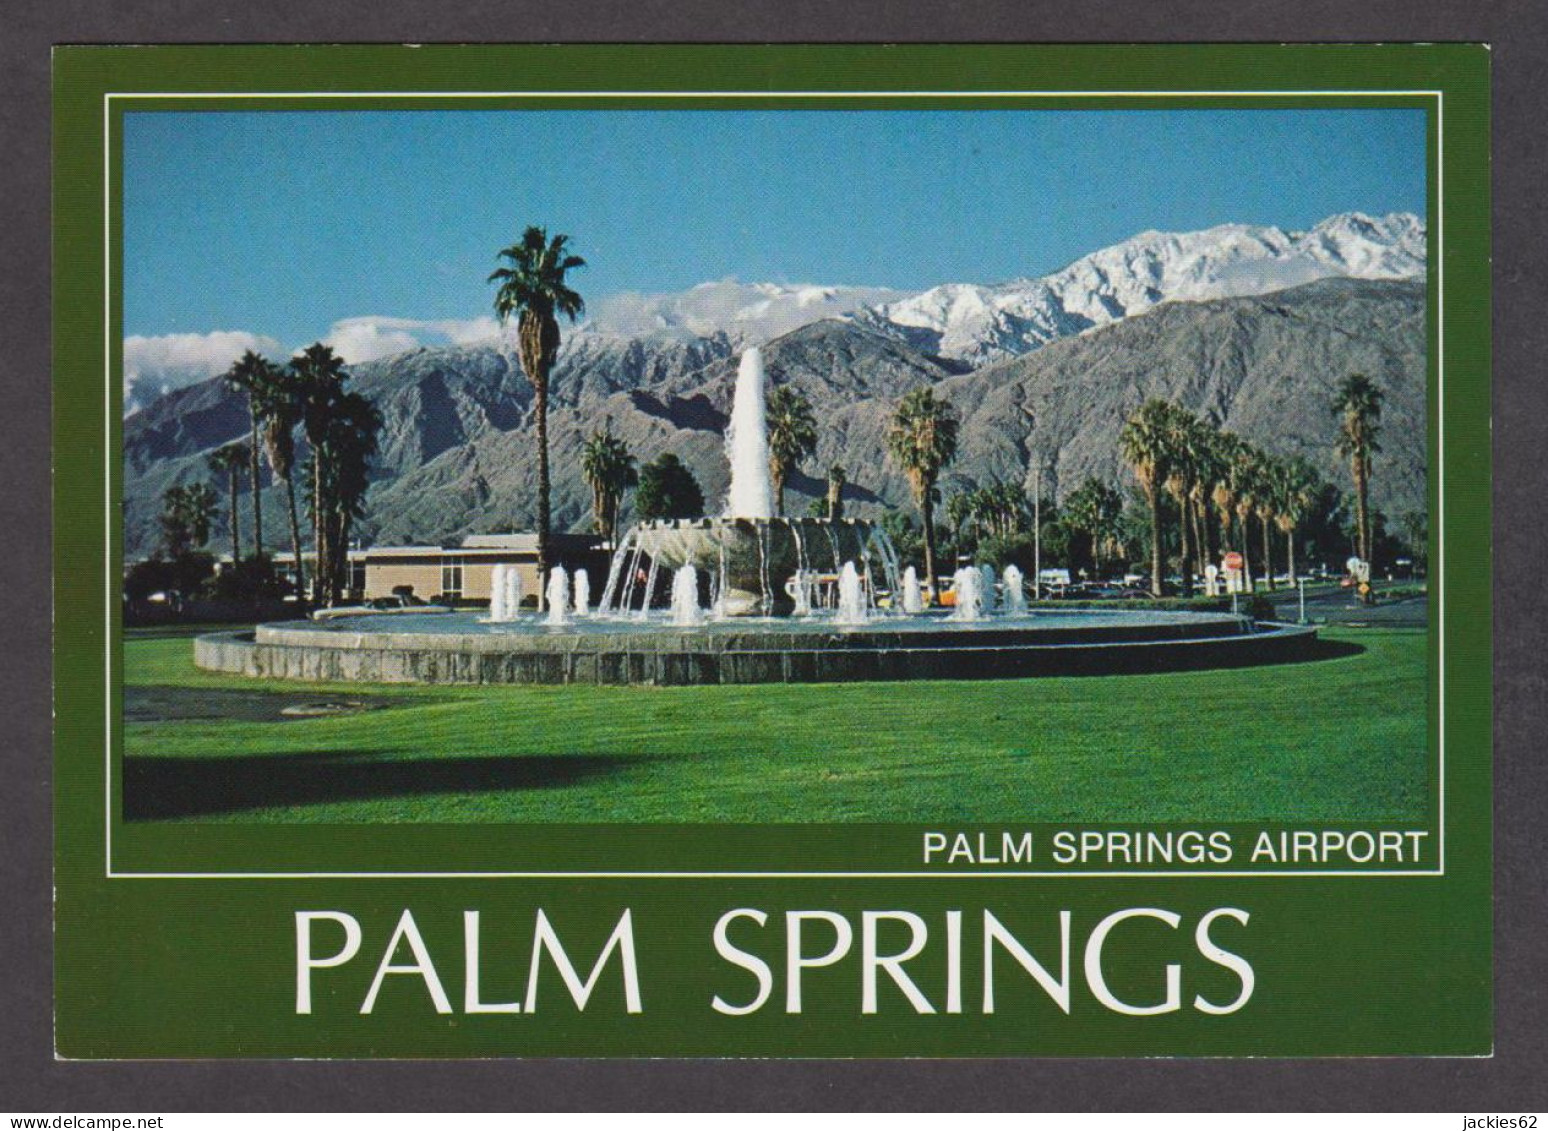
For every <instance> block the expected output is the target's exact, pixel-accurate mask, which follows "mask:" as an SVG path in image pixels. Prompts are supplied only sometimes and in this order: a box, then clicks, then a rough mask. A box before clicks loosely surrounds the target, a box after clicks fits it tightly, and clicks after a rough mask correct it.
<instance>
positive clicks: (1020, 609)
mask: <svg viewBox="0 0 1548 1131" xmlns="http://www.w3.org/2000/svg"><path fill="white" fill-rule="evenodd" d="M1002 577H1003V582H1002V584H1003V585H1004V587H1005V595H1004V596H1003V597H1002V598H1001V599H1000V607H1001V608H1002V609H1003V610H1004V611H1005V615H1006V616H1012V617H1019V616H1025V615H1026V612H1027V589H1026V578H1025V577H1023V576H1022V573H1021V569H1020V567H1019V566H1016V565H1014V564H1012V565H1008V566H1006V567H1005V573H1004V574H1003V575H1002Z"/></svg>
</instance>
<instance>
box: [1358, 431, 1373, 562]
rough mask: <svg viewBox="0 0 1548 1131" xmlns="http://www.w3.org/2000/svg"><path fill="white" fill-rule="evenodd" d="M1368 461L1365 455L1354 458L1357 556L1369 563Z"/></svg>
mask: <svg viewBox="0 0 1548 1131" xmlns="http://www.w3.org/2000/svg"><path fill="white" fill-rule="evenodd" d="M1366 478H1367V475H1366V459H1365V456H1364V454H1363V453H1361V452H1356V453H1355V456H1354V481H1355V556H1356V557H1358V558H1359V559H1360V560H1361V561H1363V562H1366V563H1369V562H1370V560H1371V527H1370V515H1369V512H1368V511H1367V509H1366V495H1367V490H1368V486H1367V483H1366Z"/></svg>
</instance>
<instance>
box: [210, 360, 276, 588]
mask: <svg viewBox="0 0 1548 1131" xmlns="http://www.w3.org/2000/svg"><path fill="white" fill-rule="evenodd" d="M278 372H279V371H278V369H277V368H276V367H275V365H274V363H273V362H271V361H269V360H268V359H267V358H265V357H263V356H262V355H261V354H257V353H254V352H253V351H252V350H248V351H247V352H246V353H244V354H243V355H242V356H241V358H240V359H239V360H238V361H237V362H236V363H235V364H233V365H232V366H231V368H230V369H228V370H226V372H225V373H224V374H223V375H222V380H224V381H225V382H226V384H227V385H229V386H231V388H233V389H236V390H238V391H239V392H244V393H246V394H247V420H248V433H249V434H248V441H247V454H248V472H247V473H248V476H249V478H250V480H251V482H252V485H253V556H254V557H255V558H262V557H263V500H262V499H261V498H260V494H259V488H260V485H261V483H262V478H261V475H262V468H261V467H260V466H259V463H258V455H259V443H258V430H259V428H260V427H261V425H262V422H263V401H264V397H265V395H266V391H267V389H268V387H269V385H271V384H272V383H273V382H274V379H275V377H276V375H277V374H278Z"/></svg>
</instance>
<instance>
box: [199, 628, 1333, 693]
mask: <svg viewBox="0 0 1548 1131" xmlns="http://www.w3.org/2000/svg"><path fill="white" fill-rule="evenodd" d="M351 622H353V623H351ZM1315 641H1316V630H1315V629H1313V628H1307V627H1300V626H1292V625H1280V624H1259V625H1254V624H1253V623H1252V622H1251V621H1249V620H1247V619H1246V618H1244V617H1237V616H1232V615H1230V614H1226V613H1218V614H1217V613H1173V612H1151V611H1138V612H1122V611H1111V612H1109V611H1106V610H1071V611H1069V612H1064V611H1058V612H1043V611H1040V612H1038V613H1036V614H1035V615H1032V616H1027V617H994V618H991V619H987V620H983V621H978V622H962V621H952V620H949V619H947V618H946V617H945V616H942V615H939V614H928V615H924V616H918V617H883V618H879V619H876V620H872V621H870V622H868V623H866V624H864V625H859V626H843V625H840V624H838V623H837V622H836V621H835V620H834V619H833V618H832V617H829V616H813V617H812V618H810V619H800V620H792V619H788V618H769V619H762V618H758V619H749V618H740V619H735V620H723V621H718V622H711V623H708V624H705V625H702V626H698V627H694V628H682V627H677V626H674V625H673V624H672V623H671V621H670V617H669V615H667V614H651V615H649V616H647V617H645V618H643V619H642V618H639V617H637V616H635V617H624V618H616V619H607V620H604V619H599V618H586V619H585V620H582V621H577V622H576V623H573V624H571V625H566V626H561V627H549V626H548V625H547V624H545V623H544V622H543V620H542V619H541V618H539V617H537V616H533V615H528V616H524V617H521V618H519V619H518V620H516V621H514V622H512V623H509V624H489V623H481V622H480V621H479V620H478V619H477V617H476V616H474V615H471V614H460V613H459V614H451V615H444V614H443V615H441V616H438V617H428V616H427V617H423V618H413V617H402V618H398V619H396V620H395V621H394V623H393V624H392V625H391V626H390V628H388V627H387V626H384V625H383V624H382V623H381V622H380V621H379V620H378V621H376V622H372V620H371V618H369V617H359V618H352V617H339V618H336V619H333V620H329V621H321V622H299V621H298V622H286V623H279V624H267V625H259V626H258V628H257V629H256V631H254V632H227V633H213V634H210V635H206V636H201V637H199V638H198V639H197V640H196V641H195V645H194V660H195V663H196V664H197V665H198V666H199V667H201V668H204V669H207V670H212V671H223V672H232V673H237V674H242V675H247V676H257V677H273V678H283V679H300V680H317V681H351V682H353V681H364V682H381V683H464V684H467V683H471V684H498V683H518V684H566V683H581V684H588V683H589V684H655V685H690V684H746V683H827V682H848V681H864V680H919V679H1009V678H1021V677H1026V676H1041V675H1077V674H1099V673H1114V672H1154V671H1162V670H1181V669H1195V668H1213V667H1235V666H1242V665H1249V664H1262V663H1278V662H1284V661H1288V660H1295V659H1304V658H1308V657H1310V656H1311V655H1313V654H1314V651H1315Z"/></svg>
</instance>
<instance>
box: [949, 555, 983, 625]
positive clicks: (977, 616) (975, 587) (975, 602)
mask: <svg viewBox="0 0 1548 1131" xmlns="http://www.w3.org/2000/svg"><path fill="white" fill-rule="evenodd" d="M951 580H952V586H951V590H952V593H953V594H954V595H955V596H956V602H957V603H956V606H955V607H954V608H953V609H952V610H951V619H952V620H965V621H976V620H982V619H983V617H984V575H983V574H982V573H981V572H980V571H979V570H978V568H977V567H976V566H963V567H962V568H961V569H959V570H958V571H957V572H956V573H955V574H953V575H952V579H951Z"/></svg>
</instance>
